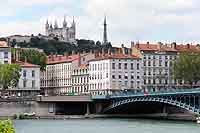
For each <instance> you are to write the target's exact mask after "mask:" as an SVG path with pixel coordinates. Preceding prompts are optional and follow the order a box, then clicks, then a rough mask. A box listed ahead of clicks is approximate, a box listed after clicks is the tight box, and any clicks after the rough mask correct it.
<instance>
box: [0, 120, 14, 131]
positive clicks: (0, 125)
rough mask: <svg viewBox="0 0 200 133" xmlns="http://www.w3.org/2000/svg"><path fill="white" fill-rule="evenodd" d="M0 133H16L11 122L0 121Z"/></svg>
mask: <svg viewBox="0 0 200 133" xmlns="http://www.w3.org/2000/svg"><path fill="white" fill-rule="evenodd" d="M0 133H15V129H14V127H13V123H12V121H11V120H0Z"/></svg>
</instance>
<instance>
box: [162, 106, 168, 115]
mask: <svg viewBox="0 0 200 133" xmlns="http://www.w3.org/2000/svg"><path fill="white" fill-rule="evenodd" d="M162 113H163V114H166V113H167V109H166V105H165V104H164V105H163V110H162Z"/></svg>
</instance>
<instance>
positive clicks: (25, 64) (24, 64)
mask: <svg viewBox="0 0 200 133" xmlns="http://www.w3.org/2000/svg"><path fill="white" fill-rule="evenodd" d="M14 64H18V65H20V66H21V67H25V68H40V66H39V65H35V64H31V63H28V62H22V61H16V62H14Z"/></svg>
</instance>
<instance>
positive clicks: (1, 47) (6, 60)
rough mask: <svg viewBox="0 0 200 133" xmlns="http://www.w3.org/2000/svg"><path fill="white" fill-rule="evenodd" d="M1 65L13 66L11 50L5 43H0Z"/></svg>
mask: <svg viewBox="0 0 200 133" xmlns="http://www.w3.org/2000/svg"><path fill="white" fill-rule="evenodd" d="M0 64H11V48H10V47H8V44H7V42H4V41H0Z"/></svg>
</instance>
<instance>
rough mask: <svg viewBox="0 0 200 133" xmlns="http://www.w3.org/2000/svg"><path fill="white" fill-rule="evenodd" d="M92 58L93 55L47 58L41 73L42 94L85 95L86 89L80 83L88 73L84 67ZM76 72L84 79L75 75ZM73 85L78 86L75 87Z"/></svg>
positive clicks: (52, 56)
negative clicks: (44, 68)
mask: <svg viewBox="0 0 200 133" xmlns="http://www.w3.org/2000/svg"><path fill="white" fill-rule="evenodd" d="M94 58H95V54H92V53H84V54H73V55H50V56H48V59H47V66H46V70H45V71H43V72H41V88H42V91H43V93H44V94H46V95H67V94H71V93H73V94H74V93H76V94H80V93H85V91H87V90H88V89H87V88H86V85H85V84H82V82H81V81H84V78H85V76H86V75H87V74H85V72H87V71H88V68H87V67H85V65H87V64H88V61H89V60H91V59H94ZM83 66H84V67H83ZM76 71H79V72H81V75H82V76H83V77H84V78H83V79H82V77H81V76H79V75H77V74H76V73H75V72H76ZM85 80H86V79H85ZM80 82H81V83H80ZM75 85H78V86H76V87H75ZM83 88H84V89H83Z"/></svg>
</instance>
